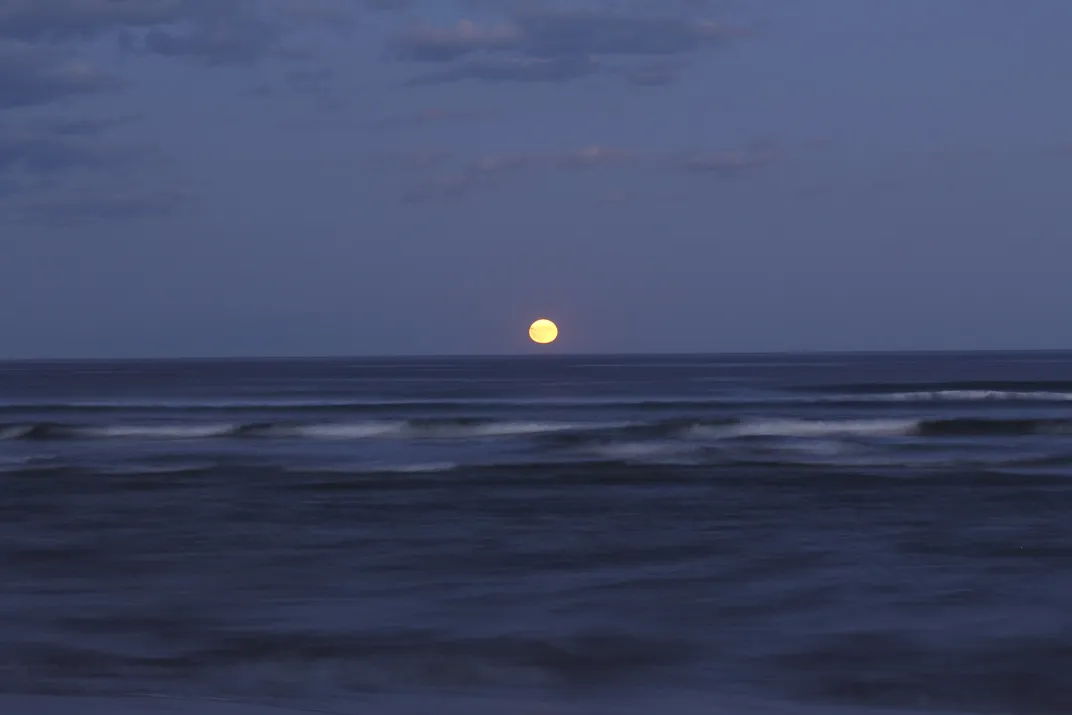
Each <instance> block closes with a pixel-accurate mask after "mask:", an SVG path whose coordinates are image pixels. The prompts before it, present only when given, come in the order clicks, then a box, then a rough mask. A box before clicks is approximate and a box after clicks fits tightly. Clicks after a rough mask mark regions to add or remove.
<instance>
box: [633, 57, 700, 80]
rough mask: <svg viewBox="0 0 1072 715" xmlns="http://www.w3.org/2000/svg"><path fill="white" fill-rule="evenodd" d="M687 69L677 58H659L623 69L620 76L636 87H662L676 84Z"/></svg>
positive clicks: (685, 63) (686, 64) (684, 63)
mask: <svg viewBox="0 0 1072 715" xmlns="http://www.w3.org/2000/svg"><path fill="white" fill-rule="evenodd" d="M687 67H688V62H686V61H684V60H682V59H679V58H659V59H654V60H649V61H646V62H642V63H639V64H635V65H632V66H629V67H625V68H623V69H622V70H621V74H622V76H623V77H625V80H626V81H627V82H628V83H629V84H632V85H634V86H637V87H662V86H666V85H669V84H673V83H675V82H677V81H678V79H680V78H681V75H682V73H683V72H684V71H685V69H686V68H687Z"/></svg>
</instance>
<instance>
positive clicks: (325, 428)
mask: <svg viewBox="0 0 1072 715" xmlns="http://www.w3.org/2000/svg"><path fill="white" fill-rule="evenodd" d="M1031 434H1037V435H1044V434H1048V435H1057V434H1070V435H1072V419H1059V418H1055V419H1032V418H1024V419H984V418H967V417H957V418H950V419H925V418H903V419H902V418H898V419H830V420H820V419H762V418H759V419H746V420H685V419H676V420H661V421H660V420H655V421H648V422H631V423H626V422H617V423H614V422H551V421H548V422H525V421H511V420H493V419H442V420H397V421H375V420H370V421H362V422H323V423H211V424H114V425H77V424H65V423H54V422H36V423H25V424H9V425H0V440H24V441H47V440H95V439H98V440H164V441H168V440H214V439H277V440H344V441H345V440H353V441H356V440H369V439H443V440H480V439H513V438H530V439H538V440H543V441H544V442H545V443H548V444H555V445H558V446H561V447H570V446H582V445H585V444H600V445H604V446H606V445H609V444H615V443H617V444H619V445H627V444H632V445H639V444H644V445H645V446H644V447H636V446H634V447H624V446H623V447H621V449H622V450H626V451H628V450H630V449H635V450H637V451H644V450H656V449H663V448H656V447H654V446H652V445H654V444H655V443H656V442H664V443H673V442H679V441H680V442H690V441H691V442H697V441H706V440H717V441H725V440H763V439H809V438H810V439H823V438H834V439H837V438H842V439H865V438H881V437H970V436H1001V435H1006V436H1015V435H1031Z"/></svg>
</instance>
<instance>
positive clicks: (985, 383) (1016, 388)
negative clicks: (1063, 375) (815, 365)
mask: <svg viewBox="0 0 1072 715" xmlns="http://www.w3.org/2000/svg"><path fill="white" fill-rule="evenodd" d="M794 391H795V392H809V393H815V392H835V393H838V392H841V393H849V394H857V395H865V394H869V393H876V394H890V393H899V392H947V391H954V392H955V391H981V392H1020V393H1045V392H1051V393H1052V392H1060V393H1072V380H950V381H945V382H855V383H852V382H850V383H841V384H836V383H835V384H825V385H812V386H808V387H800V388H795V389H794Z"/></svg>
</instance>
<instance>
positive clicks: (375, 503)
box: [0, 353, 1072, 715]
mask: <svg viewBox="0 0 1072 715" xmlns="http://www.w3.org/2000/svg"><path fill="white" fill-rule="evenodd" d="M0 712H4V713H12V715H33V714H34V713H42V714H43V713H49V714H53V713H113V712H114V713H120V712H121V713H142V712H146V713H156V712H167V713H179V712H182V713H226V714H233V715H239V714H248V713H258V714H259V713H301V712H320V713H339V714H342V713H376V714H380V713H382V714H384V715H397V714H401V713H407V714H408V713H414V714H416V713H436V714H439V713H443V714H444V715H450V714H452V713H458V714H459V715H460V714H461V713H465V714H466V715H484V714H486V713H487V714H490V713H504V714H510V715H536V714H540V715H552V714H568V715H581V714H585V715H587V714H589V713H596V714H602V713H607V714H609V713H615V714H621V715H630V714H634V713H635V714H640V713H655V714H658V715H679V714H693V713H696V714H698V713H715V714H717V713H734V714H737V713H742V714H743V713H786V714H794V713H809V714H810V713H815V714H818V713H845V714H846V715H860V714H864V713H880V712H901V713H910V712H911V713H915V712H920V713H924V712H925V713H1016V714H1018V715H1027V714H1034V713H1039V714H1042V713H1046V714H1049V713H1053V714H1057V713H1061V714H1065V715H1067V713H1070V712H1072V354H1063V353H1002V354H999V353H992V354H983V353H976V354H884V355H767V356H710V357H708V356H677V357H671V356H646V357H644V356H637V357H615V356H569V357H567V356H557V355H555V356H528V357H517V358H435V359H432V358H427V359H417V358H413V359H376V360H373V359H349V360H344V359H330V360H328V359H325V360H302V361H285V360H279V361H239V360H228V361H172V362H166V361H158V362H134V361H131V362H18V363H15V362H13V363H3V364H0Z"/></svg>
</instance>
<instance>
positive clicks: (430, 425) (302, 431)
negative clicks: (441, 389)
mask: <svg viewBox="0 0 1072 715" xmlns="http://www.w3.org/2000/svg"><path fill="white" fill-rule="evenodd" d="M612 426H613V425H610V424H597V423H590V424H585V423H572V422H517V421H498V420H478V419H459V420H399V421H393V422H387V421H365V422H337V423H332V422H325V423H313V424H296V423H249V424H236V423H225V424H221V423H215V424H189V425H185V424H184V425H172V424H167V425H160V424H140V425H139V424H128V425H127V424H124V425H75V424H64V423H55V422H36V423H27V424H14V425H3V426H0V440H31V441H32V440H88V439H113V440H122V439H127V440H130V439H140V440H205V439H220V438H230V439H238V438H272V439H314V440H315V439H320V440H362V439H375V438H391V437H395V438H399V437H408V438H439V439H464V438H468V439H481V438H496V437H524V436H538V435H543V434H555V433H561V432H583V431H586V430H598V429H607V428H609V427H612Z"/></svg>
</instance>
